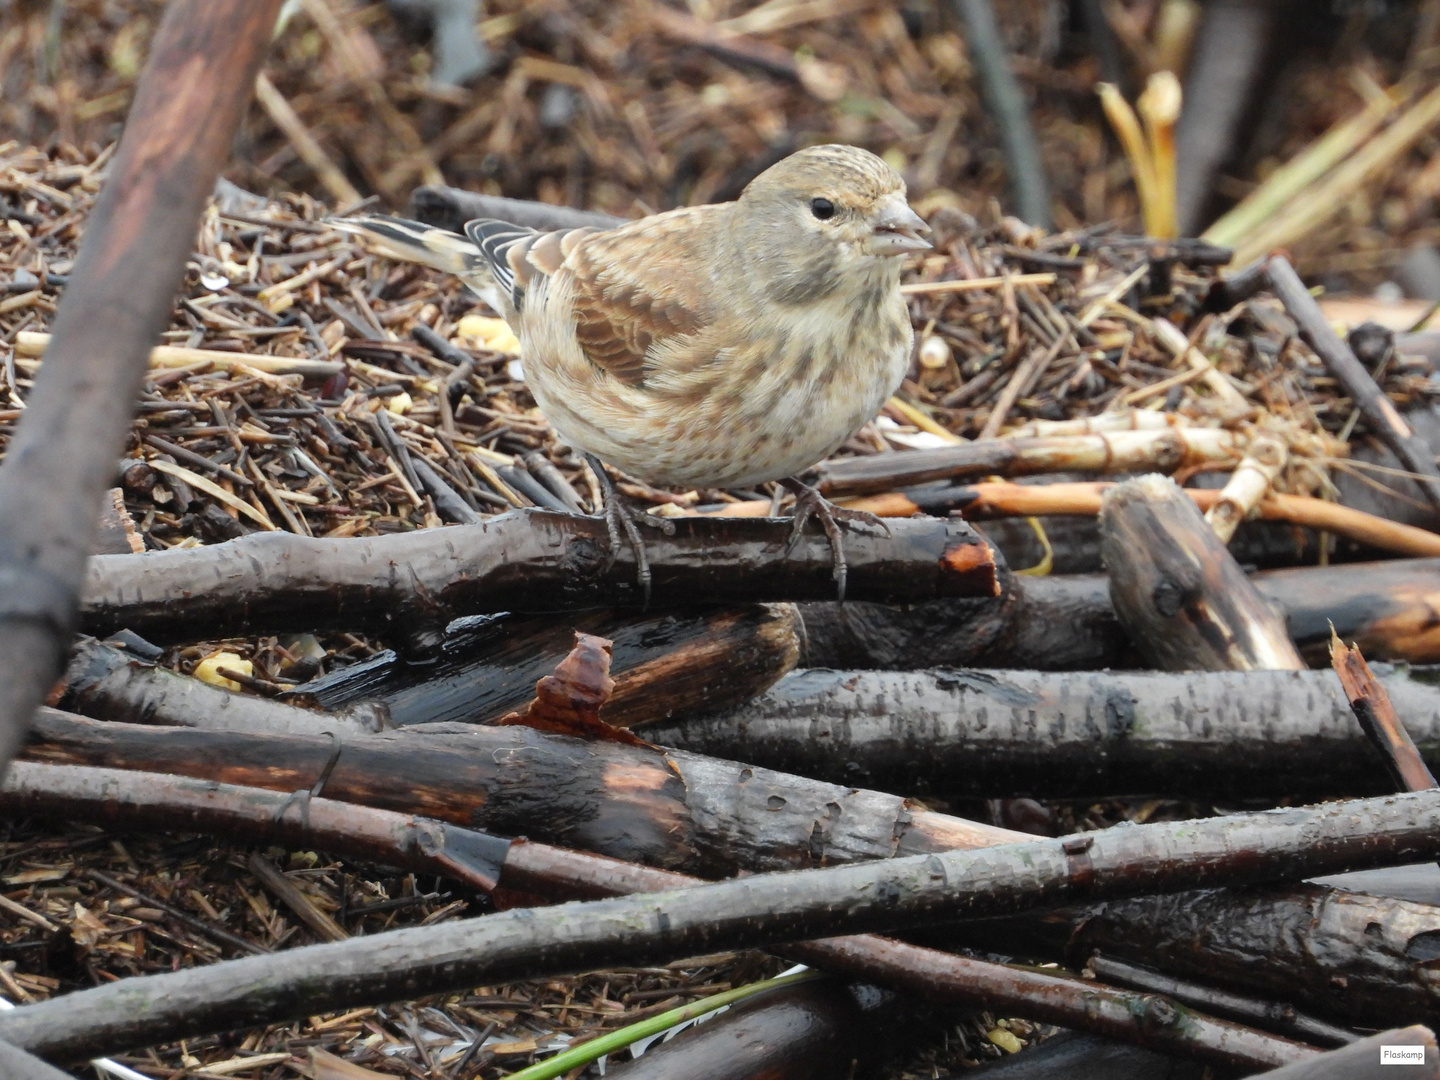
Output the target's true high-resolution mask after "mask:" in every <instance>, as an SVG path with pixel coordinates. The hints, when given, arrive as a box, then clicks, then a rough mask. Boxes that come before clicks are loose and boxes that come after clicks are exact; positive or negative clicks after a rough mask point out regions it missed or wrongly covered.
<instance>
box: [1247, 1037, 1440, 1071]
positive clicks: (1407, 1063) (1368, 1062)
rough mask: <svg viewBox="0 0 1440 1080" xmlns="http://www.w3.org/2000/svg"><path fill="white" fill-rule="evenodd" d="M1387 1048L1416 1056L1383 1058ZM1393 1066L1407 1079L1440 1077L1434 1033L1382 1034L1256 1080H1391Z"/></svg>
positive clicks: (1439, 1058)
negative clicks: (1406, 1049) (1406, 1050)
mask: <svg viewBox="0 0 1440 1080" xmlns="http://www.w3.org/2000/svg"><path fill="white" fill-rule="evenodd" d="M1387 1046H1393V1047H1402V1046H1403V1047H1410V1048H1414V1049H1415V1050H1418V1051H1419V1056H1418V1058H1410V1057H1408V1056H1407V1057H1401V1056H1399V1055H1394V1054H1392V1055H1389V1056H1386V1055H1384V1054H1383V1052H1382V1048H1383V1047H1387ZM1392 1065H1399V1066H1400V1067H1401V1069H1402V1073H1403V1075H1404V1076H1405V1077H1406V1080H1435V1078H1436V1077H1440V1049H1437V1047H1436V1044H1435V1033H1434V1032H1433V1031H1431V1030H1430V1029H1429V1028H1427V1027H1421V1026H1420V1025H1418V1024H1417V1025H1415V1026H1414V1027H1408V1028H1399V1029H1395V1030H1391V1031H1382V1032H1380V1034H1379V1035H1372V1036H1370V1038H1368V1039H1361V1040H1360V1041H1359V1042H1355V1043H1351V1044H1350V1045H1349V1046H1347V1047H1345V1048H1344V1049H1341V1050H1332V1051H1330V1053H1328V1054H1322V1055H1321V1056H1320V1057H1317V1058H1314V1059H1312V1060H1310V1061H1306V1062H1303V1063H1296V1064H1294V1065H1285V1066H1282V1067H1281V1068H1279V1069H1272V1070H1271V1071H1269V1072H1267V1073H1261V1074H1260V1075H1259V1076H1258V1077H1257V1078H1256V1080H1390V1078H1391V1077H1392V1076H1393V1075H1394V1071H1393V1070H1391V1069H1390V1066H1392Z"/></svg>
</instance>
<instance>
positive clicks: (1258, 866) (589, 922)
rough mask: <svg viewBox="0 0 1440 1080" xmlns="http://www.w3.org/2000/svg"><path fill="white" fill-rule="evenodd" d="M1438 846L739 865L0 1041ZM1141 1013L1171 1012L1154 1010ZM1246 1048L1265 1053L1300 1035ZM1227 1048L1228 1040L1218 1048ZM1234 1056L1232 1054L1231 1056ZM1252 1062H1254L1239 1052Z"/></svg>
mask: <svg viewBox="0 0 1440 1080" xmlns="http://www.w3.org/2000/svg"><path fill="white" fill-rule="evenodd" d="M1436 854H1440V793H1437V792H1413V793H1407V794H1403V795H1392V796H1386V797H1385V798H1382V799H1371V800H1355V801H1351V802H1347V803H1332V804H1327V805H1324V806H1321V807H1316V808H1306V809H1298V810H1297V809H1287V810H1274V811H1267V812H1265V813H1262V814H1236V815H1228V816H1222V817H1218V818H1212V819H1207V820H1199V821H1185V822H1167V823H1160V824H1149V825H1135V826H1132V827H1129V828H1125V829H1108V830H1103V831H1101V832H1097V833H1091V834H1085V835H1081V836H1074V837H1067V838H1064V839H1058V840H1040V841H1030V842H1027V843H1023V844H1010V845H1001V846H998V847H989V848H983V849H979V850H971V851H964V850H949V851H942V852H935V853H932V854H922V855H916V856H913V857H910V858H899V859H893V860H882V861H879V862H871V863H864V864H860V865H854V866H837V867H832V868H827V869H819V870H811V871H807V872H805V873H799V874H794V873H792V874H772V875H755V876H751V877H747V878H743V879H738V880H733V881H726V882H718V883H714V884H709V885H699V886H695V887H692V888H685V889H678V890H671V891H667V892H661V893H647V894H641V895H637V896H630V897H621V898H617V899H609V900H596V901H588V902H582V903H575V904H568V905H560V906H558V907H555V908H540V909H524V910H518V911H507V912H500V913H497V914H494V915H486V916H481V917H479V918H476V919H468V920H460V921H455V922H451V923H441V924H438V925H433V926H425V927H413V928H410V929H407V930H402V931H396V932H394V933H388V934H379V935H375V936H373V937H360V938H352V939H350V940H348V941H342V942H332V943H328V944H324V945H314V946H310V947H307V948H303V949H295V950H290V951H287V952H284V953H276V954H272V955H269V956H251V957H244V958H241V959H238V960H232V961H227V962H225V963H222V964H215V965H211V966H209V967H206V968H203V969H197V970H191V971H179V972H172V973H167V974H163V975H152V976H146V977H142V978H138V979H128V980H123V981H122V982H119V983H113V984H110V985H108V986H101V987H97V988H95V989H92V990H85V991H80V992H77V993H74V994H71V995H68V996H67V997H64V998H61V999H57V1000H54V1001H49V1002H41V1003H36V1004H32V1005H27V1006H25V1007H24V1008H22V1009H18V1010H16V1011H14V1012H13V1013H10V1014H7V1015H4V1016H0V1039H5V1040H8V1041H10V1042H13V1043H14V1044H15V1045H17V1046H19V1047H21V1048H22V1049H26V1050H29V1051H31V1052H38V1053H41V1054H50V1055H56V1056H63V1057H65V1058H66V1059H67V1060H71V1059H76V1058H81V1057H89V1056H93V1055H95V1054H99V1053H106V1052H111V1051H113V1050H115V1049H118V1048H120V1047H125V1046H133V1045H144V1044H149V1043H154V1042H159V1041H165V1040H170V1039H174V1038H185V1037H191V1036H197V1035H200V1034H203V1033H206V1032H211V1031H216V1030H224V1029H227V1028H230V1027H234V1026H239V1025H242V1024H243V1025H253V1024H257V1023H266V1022H272V1021H278V1020H282V1019H286V1018H294V1017H299V1016H307V1015H312V1014H314V1013H317V1012H322V1011H330V1010H333V1009H336V1008H344V1007H347V1006H353V1005H354V1004H356V1003H359V1002H366V1003H369V1002H380V1001H388V1000H393V999H395V998H398V997H409V996H413V995H414V994H415V993H416V992H417V990H418V991H420V992H426V993H445V992H449V991H453V990H456V989H460V988H463V987H471V986H475V985H478V984H481V983H493V982H501V981H506V980H511V979H517V978H533V977H541V976H545V975H549V974H557V973H560V972H569V971H577V970H585V969H591V968H596V967H600V966H603V965H606V964H612V963H626V964H635V963H648V962H652V961H656V960H660V959H673V958H675V957H678V956H685V955H694V954H696V953H697V952H701V951H707V950H715V949H729V948H735V947H740V946H752V947H764V946H766V945H774V944H778V943H781V942H784V941H787V940H794V939H795V938H797V937H809V936H823V935H828V934H835V933H858V932H869V931H875V930H881V929H885V928H891V927H900V926H905V927H919V926H923V925H926V924H933V923H936V922H939V921H942V920H945V919H947V918H966V919H974V918H983V917H985V916H987V915H996V914H999V913H1001V912H1005V913H1010V912H1020V911H1025V910H1034V909H1037V908H1043V907H1047V906H1050V905H1052V904H1056V903H1059V902H1063V901H1064V900H1066V899H1070V898H1073V897H1075V896H1077V895H1088V896H1091V897H1102V896H1107V897H1108V896H1125V895H1137V894H1143V893H1146V892H1152V891H1155V890H1166V891H1168V890H1172V889H1173V890H1181V889H1185V888H1193V887H1195V886H1197V885H1199V884H1202V883H1208V882H1224V883H1226V884H1229V885H1240V884H1245V883H1257V882H1263V881H1277V880H1286V879H1288V878H1291V877H1294V876H1304V875H1308V874H1313V873H1323V872H1328V871H1334V870H1339V869H1346V868H1360V867H1365V866H1374V865H1382V864H1384V863H1386V862H1390V861H1398V860H1400V859H1407V858H1433V857H1435V855H1436ZM1150 1019H1151V1020H1152V1022H1154V1023H1155V1024H1156V1025H1157V1026H1169V1025H1171V1024H1180V1023H1181V1022H1182V1021H1183V1019H1184V1014H1183V1012H1180V1011H1178V1010H1175V1009H1174V1007H1173V1006H1170V1007H1169V1008H1168V1009H1167V1008H1165V1007H1163V1006H1160V1005H1158V1003H1157V1007H1156V1010H1155V1012H1154V1015H1152V1016H1150ZM1260 1038H1262V1039H1263V1042H1262V1043H1260V1044H1258V1045H1257V1044H1254V1043H1252V1044H1251V1046H1252V1048H1253V1049H1254V1050H1257V1051H1260V1052H1263V1053H1264V1054H1265V1055H1266V1056H1267V1057H1269V1058H1270V1063H1272V1064H1280V1063H1282V1062H1286V1061H1297V1060H1303V1059H1304V1058H1305V1057H1307V1056H1309V1055H1311V1054H1313V1053H1314V1051H1313V1049H1312V1048H1309V1047H1306V1046H1302V1045H1300V1044H1297V1043H1290V1042H1286V1041H1285V1040H1280V1039H1278V1038H1276V1037H1275V1036H1264V1037H1260ZM1235 1045H1236V1044H1235V1043H1231V1044H1230V1047H1231V1049H1232V1052H1233V1048H1234V1047H1235ZM1232 1060H1233V1058H1232ZM1251 1060H1252V1067H1253V1064H1254V1058H1253V1057H1252V1059H1251Z"/></svg>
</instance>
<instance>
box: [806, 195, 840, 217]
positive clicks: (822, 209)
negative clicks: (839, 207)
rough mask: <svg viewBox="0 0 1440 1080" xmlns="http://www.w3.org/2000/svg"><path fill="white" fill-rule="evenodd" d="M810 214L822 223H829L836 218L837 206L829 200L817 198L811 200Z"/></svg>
mask: <svg viewBox="0 0 1440 1080" xmlns="http://www.w3.org/2000/svg"><path fill="white" fill-rule="evenodd" d="M810 212H811V213H812V214H814V215H815V216H816V217H817V218H819V219H820V220H821V221H829V220H830V219H831V218H832V217H834V216H835V204H834V203H833V202H831V201H830V200H829V199H822V198H818V197H817V198H814V199H811V200H810Z"/></svg>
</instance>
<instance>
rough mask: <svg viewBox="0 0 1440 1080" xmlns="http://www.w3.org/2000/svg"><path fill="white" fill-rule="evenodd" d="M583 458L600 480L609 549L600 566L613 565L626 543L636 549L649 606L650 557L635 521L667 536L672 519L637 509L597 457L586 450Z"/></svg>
mask: <svg viewBox="0 0 1440 1080" xmlns="http://www.w3.org/2000/svg"><path fill="white" fill-rule="evenodd" d="M585 459H586V460H587V461H588V462H589V463H590V468H591V469H592V470H593V471H594V473H595V478H596V479H597V480H598V481H600V490H601V494H602V495H603V496H604V499H605V511H604V513H603V514H602V515H601V516H602V517H603V518H604V519H605V529H606V532H608V533H609V536H610V553H609V555H608V556H607V557H606V559H605V565H604V567H603V568H602V569H603V570H609V569H610V568H611V567H612V566H614V565H615V560H616V559H617V558H618V557H619V555H620V549H621V548H622V547H623V546H625V545H627V544H628V545H629V547H630V550H631V551H633V552H634V553H635V578H636V581H637V582H638V584H639V585H640V594H641V600H642V605H643V607H646V608H648V607H649V606H650V559H649V558H648V557H647V556H646V554H645V542H644V541H643V540H641V539H640V530H639V528H637V525H644V526H646V527H647V528H651V529H659V530H660V531H661V532H663V533H664V534H665V535H666V536H674V535H675V523H674V522H673V521H669V520H667V519H666V518H659V517H656V516H655V515H654V514H647V513H645V512H644V511H642V510H640V509H638V508H637V507H636V506H635V505H634V504H633V503H631V502H630V500H629V499H627V498H625V496H624V495H621V494H620V492H619V491H618V490H616V488H615V484H614V483H613V482H612V481H611V479H610V474H609V473H607V472H606V471H605V467H604V466H603V465H601V464H600V461H599V459H597V458H596V457H595V456H594V455H593V454H586V455H585Z"/></svg>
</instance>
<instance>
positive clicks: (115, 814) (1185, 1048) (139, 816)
mask: <svg viewBox="0 0 1440 1080" xmlns="http://www.w3.org/2000/svg"><path fill="white" fill-rule="evenodd" d="M289 802H291V799H289V796H284V795H281V793H278V792H265V791H259V789H253V788H236V786H232V785H223V783H210V782H200V780H186V779H183V778H174V776H164V775H158V773H127V772H124V770H117V769H88V768H76V766H63V765H62V766H55V765H35V763H30V762H17V763H16V766H14V770H13V773H12V775H10V776H9V778H7V779H6V782H4V785H3V788H0V805H3V806H6V808H7V809H10V811H13V812H16V814H40V815H48V816H62V818H75V816H89V815H96V814H104V815H105V816H107V819H108V821H111V822H115V824H118V825H124V827H138V828H171V829H174V828H183V829H192V831H193V829H202V831H206V832H215V834H220V835H229V837H243V838H245V840H246V841H249V842H261V841H271V842H284V844H287V845H289V847H304V848H312V847H321V848H324V850H327V851H333V852H337V854H344V855H350V857H357V858H370V860H379V861H383V863H387V864H392V865H399V867H402V868H408V870H415V871H416V873H442V874H446V876H449V877H458V878H461V880H464V881H467V883H469V884H472V886H475V887H478V888H482V890H485V891H490V890H495V899H497V901H501V903H504V904H507V906H508V901H510V900H511V899H513V897H516V896H521V897H524V899H526V901H527V903H528V901H530V899H531V897H534V896H544V897H556V896H559V897H585V899H595V897H603V896H622V894H625V893H636V891H655V890H664V888H683V887H690V886H696V884H701V883H700V880H697V878H693V877H687V876H684V874H675V873H672V871H664V870H655V868H651V867H641V865H635V864H629V863H619V861H616V860H611V858H603V857H598V855H586V854H582V852H576V851H566V850H564V848H554V847H549V845H544V844H536V842H533V841H514V842H510V841H503V840H500V838H495V837H490V835H487V834H480V832H474V831H471V829H464V828H458V827H454V825H446V824H444V822H439V821H433V819H425V818H413V816H409V815H397V814H390V812H387V811H374V809H369V808H356V806H351V805H348V804H341V802H334V801H331V799H325V798H314V799H310V801H308V804H307V806H305V809H304V812H302V811H301V809H298V808H291V806H289ZM497 881H498V888H497ZM783 952H785V955H788V956H792V958H793V959H799V960H804V962H805V963H809V965H814V966H819V968H831V969H837V971H842V972H847V973H851V975H857V976H858V978H865V979H868V981H873V982H880V984H881V985H896V986H900V988H904V989H912V991H919V992H922V994H923V995H924V996H927V998H939V999H943V1001H950V1002H958V1004H968V1005H984V1007H988V1008H996V1007H1008V1008H1014V1009H1017V1011H1020V1012H1024V1014H1025V1015H1030V1017H1034V1018H1037V1020H1050V1021H1056V1022H1063V1024H1071V1025H1077V1027H1084V1028H1093V1030H1097V1031H1104V1032H1109V1034H1112V1035H1115V1037H1117V1038H1122V1040H1126V1041H1130V1043H1136V1044H1140V1045H1151V1047H1164V1048H1166V1050H1171V1051H1172V1053H1182V1054H1187V1056H1191V1054H1197V1056H1200V1057H1202V1058H1207V1060H1215V1061H1224V1063H1228V1064H1251V1066H1253V1064H1256V1063H1260V1064H1263V1063H1266V1061H1273V1060H1276V1057H1280V1058H1282V1060H1283V1058H1284V1056H1286V1054H1287V1053H1293V1051H1292V1048H1290V1045H1289V1044H1286V1043H1284V1041H1276V1040H1267V1038H1266V1037H1264V1035H1263V1034H1260V1032H1254V1031H1250V1030H1247V1028H1241V1027H1238V1025H1233V1024H1225V1022H1223V1021H1221V1022H1217V1021H1214V1020H1212V1018H1210V1017H1205V1015H1201V1014H1195V1012H1191V1011H1188V1009H1176V1011H1175V1014H1174V1017H1171V1018H1169V1020H1168V1021H1166V1022H1156V1021H1158V1020H1162V1018H1164V1017H1166V1015H1168V1014H1164V1012H1162V1009H1164V1007H1165V1002H1161V1001H1158V999H1155V998H1153V996H1146V995H1132V994H1128V992H1125V991H1116V989H1113V988H1109V986H1104V985H1097V984H1094V982H1084V984H1081V982H1077V981H1074V979H1071V978H1068V976H1064V975H1061V973H1043V972H1035V971H1031V969H1027V968H1009V966H1005V965H998V963H991V962H985V960H975V959H971V958H966V956H955V955H949V953H940V952H935V950H930V949H920V948H916V946H910V945H901V943H900V942H893V940H888V939H881V937H874V936H852V937H841V939H829V940H822V942H808V943H804V945H793V946H788V948H786V949H785V950H783ZM690 1074H691V1073H690V1071H685V1076H690Z"/></svg>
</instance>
